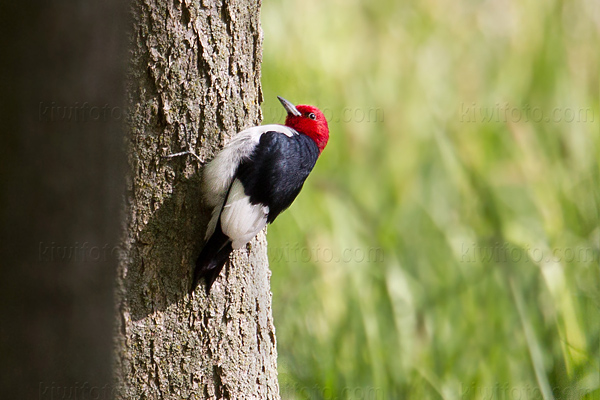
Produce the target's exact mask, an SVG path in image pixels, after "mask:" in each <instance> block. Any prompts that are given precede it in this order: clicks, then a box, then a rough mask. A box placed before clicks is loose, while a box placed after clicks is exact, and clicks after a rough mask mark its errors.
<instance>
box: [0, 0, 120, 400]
mask: <svg viewBox="0 0 600 400" xmlns="http://www.w3.org/2000/svg"><path fill="white" fill-rule="evenodd" d="M123 7H124V3H123V2H122V1H118V0H108V1H102V2H73V1H52V2H48V1H31V2H27V3H17V2H10V1H6V2H2V3H0V27H1V28H2V29H3V31H2V33H1V34H0V48H1V49H2V62H0V81H1V82H0V88H2V89H1V92H2V95H1V96H0V114H1V115H0V121H2V125H1V126H2V128H1V130H2V135H1V137H0V141H1V143H0V183H1V185H2V188H1V190H0V237H2V240H0V254H2V266H1V268H0V388H1V389H0V393H1V394H0V397H1V398H3V399H39V400H42V399H67V398H71V399H75V398H77V399H84V398H85V399H91V398H94V399H109V398H111V385H112V371H111V364H112V357H111V355H112V352H111V349H112V347H113V341H112V336H113V320H114V298H113V287H114V278H115V272H116V270H117V263H118V257H117V254H118V249H119V247H118V246H119V232H120V223H119V217H120V212H121V199H122V194H123V190H124V182H123V179H122V176H123V170H122V169H121V167H124V166H125V160H124V154H122V152H121V144H122V140H123V130H122V125H123V124H122V115H123V113H122V110H123V106H124V96H123V90H122V88H123V83H124V78H125V74H124V67H125V66H126V63H124V62H123V60H124V59H125V57H126V55H127V53H126V39H125V38H126V36H125V30H124V29H123V25H124V24H123V22H125V21H126V20H127V18H126V17H127V14H126V11H125V9H124V8H123ZM106 21H111V23H110V24H107V23H106Z"/></svg>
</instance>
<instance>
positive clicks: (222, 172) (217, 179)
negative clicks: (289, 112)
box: [202, 124, 298, 248]
mask: <svg viewBox="0 0 600 400" xmlns="http://www.w3.org/2000/svg"><path fill="white" fill-rule="evenodd" d="M269 131H276V132H281V133H283V134H284V135H286V136H289V137H292V136H294V135H298V132H296V131H295V130H294V129H292V128H288V127H287V126H285V125H276V124H271V125H261V126H255V127H252V128H249V129H246V130H244V131H242V132H240V133H239V134H237V135H236V136H235V137H234V138H233V139H232V140H231V142H229V144H227V145H226V146H225V147H224V148H223V150H221V152H220V153H219V154H217V156H216V157H215V158H213V159H212V161H211V162H209V163H208V164H207V165H206V167H204V170H203V175H202V193H203V197H204V198H203V201H204V204H206V206H207V207H208V208H210V209H211V210H212V217H211V219H210V222H209V223H208V228H207V230H206V240H208V239H209V238H210V237H211V235H212V234H213V232H214V231H215V228H216V226H217V221H218V220H219V215H221V209H222V208H223V204H224V203H225V196H227V191H228V190H229V186H231V185H232V181H233V178H234V175H235V172H236V171H237V167H238V166H239V165H240V163H241V162H242V161H243V160H245V159H247V158H248V157H250V155H251V154H252V151H254V148H255V147H256V146H257V145H258V142H259V141H260V137H261V136H262V135H263V133H265V132H269ZM240 186H241V183H240ZM231 191H233V187H232V190H231ZM242 194H243V188H242ZM228 203H229V202H228ZM248 204H249V205H250V206H251V207H254V206H252V205H251V204H250V203H249V202H248ZM267 213H268V211H267ZM221 224H223V220H222V219H221ZM261 229H262V228H261ZM258 231H260V229H259V230H258ZM258 231H257V233H258ZM223 233H225V234H226V235H227V232H225V230H224V229H223ZM228 236H229V235H228ZM229 237H230V238H231V239H234V240H235V238H234V237H232V236H229ZM250 239H252V238H250ZM250 239H248V241H250ZM248 241H247V242H248ZM247 242H246V243H247ZM244 244H245V243H244ZM242 246H243V244H242ZM234 248H235V246H234Z"/></svg>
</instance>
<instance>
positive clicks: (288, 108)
mask: <svg viewBox="0 0 600 400" xmlns="http://www.w3.org/2000/svg"><path fill="white" fill-rule="evenodd" d="M277 98H278V99H279V101H280V102H281V104H282V105H283V108H285V111H287V113H288V115H295V116H296V117H299V116H301V115H302V113H301V112H300V111H298V109H297V108H296V106H295V105H293V104H292V103H290V102H289V101H287V100H286V99H284V98H283V97H281V96H277Z"/></svg>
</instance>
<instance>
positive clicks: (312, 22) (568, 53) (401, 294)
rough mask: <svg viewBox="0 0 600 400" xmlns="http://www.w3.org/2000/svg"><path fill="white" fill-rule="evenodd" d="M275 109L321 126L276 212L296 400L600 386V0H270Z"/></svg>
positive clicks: (273, 236)
mask: <svg viewBox="0 0 600 400" xmlns="http://www.w3.org/2000/svg"><path fill="white" fill-rule="evenodd" d="M262 25H263V30H264V60H263V68H262V81H263V90H264V98H265V101H264V104H263V114H264V123H282V122H283V119H284V111H283V108H281V106H280V105H279V103H278V101H277V98H276V96H277V95H281V96H283V97H285V98H287V99H288V100H290V101H292V102H293V103H296V104H297V103H301V104H313V105H317V106H318V107H320V108H321V109H322V110H323V111H324V112H325V114H326V116H327V117H328V119H329V128H330V133H331V137H330V141H329V144H328V147H327V148H326V149H325V151H324V152H323V154H322V156H321V158H320V159H319V161H318V162H317V165H316V167H315V170H314V171H313V173H312V174H311V176H310V177H309V179H308V181H307V183H306V185H305V187H304V190H303V192H302V193H301V194H300V196H299V197H298V199H297V200H296V202H295V203H294V204H293V206H292V207H291V208H290V210H289V211H287V212H286V213H284V214H282V215H281V216H280V217H279V218H278V220H277V221H276V222H275V223H274V224H273V225H272V226H270V227H269V231H268V239H269V256H270V262H271V268H272V270H273V275H272V278H271V281H272V289H273V312H274V318H275V325H276V328H277V341H278V351H279V381H280V385H281V393H282V398H284V399H552V398H554V399H600V378H599V376H600V369H599V363H600V361H599V360H600V352H599V342H600V289H599V287H600V272H599V267H598V261H599V259H600V256H599V255H600V250H599V247H600V245H599V242H600V228H599V204H600V188H599V187H600V186H599V179H598V178H599V175H600V170H599V164H598V155H599V153H600V138H599V136H600V135H599V131H600V129H599V128H600V111H599V103H598V98H599V96H598V93H599V85H600V84H599V71H600V69H599V46H598V44H599V40H598V39H599V36H600V2H598V1H597V0H574V1H559V0H548V1H533V0H525V1H517V0H488V1H468V0H456V1H442V0H426V1H421V2H412V1H411V2H408V1H391V0H383V1H367V0H363V1H359V0H353V1H352V0H351V1H341V0H338V1H318V0H307V1H296V2H292V1H278V0H265V1H264V4H263V7H262Z"/></svg>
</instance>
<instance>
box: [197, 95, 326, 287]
mask: <svg viewBox="0 0 600 400" xmlns="http://www.w3.org/2000/svg"><path fill="white" fill-rule="evenodd" d="M277 98H278V99H279V101H280V102H281V104H282V105H283V107H284V108H285V110H286V111H287V116H286V119H285V125H277V124H270V125H262V126H255V127H252V128H249V129H246V130H244V131H242V132H240V133H238V134H237V135H236V136H235V137H234V138H233V140H232V141H231V142H230V143H229V144H228V145H227V146H226V147H225V148H223V150H221V152H220V153H218V154H217V156H216V157H215V158H214V159H213V160H212V161H210V162H209V163H208V164H207V165H206V166H205V167H204V169H203V173H202V193H203V200H204V203H205V205H206V206H207V207H208V208H209V209H210V210H211V213H212V214H211V219H210V222H209V224H208V227H207V230H206V236H205V242H206V244H205V245H204V248H203V249H202V252H201V253H200V256H199V257H198V260H197V261H196V268H195V270H194V279H193V283H192V288H191V290H192V291H194V290H195V288H196V287H197V286H198V283H199V282H200V279H201V278H203V277H204V279H205V283H206V293H207V294H208V293H210V288H211V287H212V285H213V283H214V281H215V280H216V279H217V277H218V276H219V273H220V272H221V269H222V268H223V265H225V263H226V262H227V260H229V255H230V254H231V252H232V251H233V250H236V249H239V248H241V247H242V246H244V245H245V244H246V243H248V242H249V241H250V240H252V238H253V237H255V236H256V235H257V234H258V233H259V232H260V231H261V230H262V229H263V228H264V227H265V225H266V224H267V223H272V222H273V221H274V220H275V218H277V216H278V215H279V214H280V213H281V212H282V211H284V210H285V209H287V208H288V207H289V206H290V205H291V204H292V202H293V201H294V199H295V198H296V196H298V193H300V190H301V189H302V186H303V185H304V181H305V180H306V178H307V177H308V174H310V172H311V171H312V169H313V167H314V166H315V163H316V162H317V159H318V158H319V156H320V155H321V152H322V151H323V149H324V148H325V146H326V145H327V141H328V140H329V127H328V126H327V120H326V119H325V116H324V115H323V113H322V112H321V111H320V110H319V109H318V108H316V107H313V106H309V105H298V106H294V105H293V104H292V103H290V102H289V101H287V100H285V99H284V98H282V97H279V96H277Z"/></svg>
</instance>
